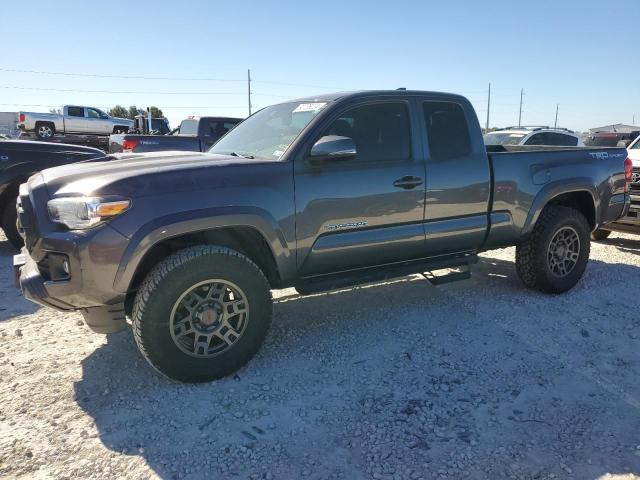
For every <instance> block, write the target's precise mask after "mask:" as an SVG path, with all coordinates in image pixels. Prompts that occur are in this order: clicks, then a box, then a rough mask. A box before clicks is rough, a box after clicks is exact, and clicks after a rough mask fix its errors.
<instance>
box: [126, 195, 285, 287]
mask: <svg viewBox="0 0 640 480" xmlns="http://www.w3.org/2000/svg"><path fill="white" fill-rule="evenodd" d="M228 227H250V228H253V229H255V230H257V231H258V233H260V234H261V235H262V236H263V238H264V239H265V240H266V242H267V244H268V245H269V248H270V249H271V253H272V254H273V258H274V260H275V262H276V265H277V266H278V271H279V272H280V276H281V278H283V279H285V278H290V277H292V276H293V275H294V273H295V256H294V255H293V252H292V251H291V249H290V248H289V245H288V244H287V241H286V239H285V236H284V233H283V232H282V229H281V228H280V226H279V225H278V223H277V222H276V221H275V219H273V217H271V216H270V215H269V214H267V213H266V212H265V211H264V210H262V209H260V208H256V207H234V208H233V210H232V211H229V210H228V209H226V208H204V209H200V210H194V211H190V212H177V213H173V214H171V215H167V216H164V217H160V218H157V219H154V220H152V221H150V222H148V223H146V224H145V225H144V226H142V227H141V228H140V229H139V230H138V231H137V232H136V233H135V234H134V235H133V236H132V237H131V238H130V240H129V244H128V246H127V248H126V250H125V252H124V255H123V256H122V259H121V260H120V264H119V266H118V271H117V273H116V278H115V280H114V284H113V286H114V289H115V290H116V291H118V292H122V293H126V292H127V291H128V289H129V285H131V282H132V280H133V277H134V275H135V272H136V271H137V269H138V266H139V265H140V262H141V261H142V259H143V258H144V256H145V254H146V253H147V252H148V251H149V250H150V249H151V248H152V247H153V246H154V245H156V244H158V243H159V242H162V241H164V240H167V239H170V238H173V237H179V236H182V235H185V234H189V233H196V232H202V231H207V230H215V229H219V228H228Z"/></svg>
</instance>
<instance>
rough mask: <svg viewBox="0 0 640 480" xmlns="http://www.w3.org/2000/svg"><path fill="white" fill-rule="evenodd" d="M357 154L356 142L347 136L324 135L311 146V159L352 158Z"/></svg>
mask: <svg viewBox="0 0 640 480" xmlns="http://www.w3.org/2000/svg"><path fill="white" fill-rule="evenodd" d="M356 154H357V151H356V142H354V141H353V139H352V138H349V137H341V136H339V135H326V136H324V137H322V138H321V139H320V140H318V141H317V142H316V143H315V144H314V145H313V147H311V154H310V157H311V159H312V160H336V159H347V158H353V157H355V156H356Z"/></svg>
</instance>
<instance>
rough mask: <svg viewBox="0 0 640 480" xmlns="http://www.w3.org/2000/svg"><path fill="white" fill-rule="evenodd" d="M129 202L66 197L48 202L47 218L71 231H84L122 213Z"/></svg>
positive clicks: (118, 199)
mask: <svg viewBox="0 0 640 480" xmlns="http://www.w3.org/2000/svg"><path fill="white" fill-rule="evenodd" d="M130 205H131V201H130V200H127V199H124V198H109V199H106V198H99V197H66V198H55V199H53V200H49V203H48V204H47V208H48V210H49V217H50V218H51V220H53V221H54V222H57V223H62V224H63V225H66V226H67V227H68V228H69V229H71V230H84V229H87V228H91V227H94V226H96V225H97V224H99V223H100V222H102V221H104V220H106V219H108V218H112V217H115V216H117V215H120V214H121V213H124V212H125V211H126V210H127V209H128V208H129V206H130Z"/></svg>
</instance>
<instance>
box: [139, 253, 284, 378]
mask: <svg viewBox="0 0 640 480" xmlns="http://www.w3.org/2000/svg"><path fill="white" fill-rule="evenodd" d="M271 314H272V301H271V292H270V287H269V283H268V281H267V279H266V277H265V276H264V274H263V273H262V271H261V270H260V269H259V268H258V267H257V266H256V265H255V264H254V263H253V262H252V261H251V260H249V259H248V258H247V257H245V256H244V255H242V254H240V253H238V252H236V251H234V250H231V249H228V248H224V247H216V246H207V245H202V246H197V247H190V248H186V249H184V250H181V251H179V252H177V253H174V254H173V255H171V256H169V257H167V258H166V259H164V260H163V261H162V262H160V263H159V264H158V265H157V266H156V267H155V268H154V269H153V270H152V271H151V272H150V273H149V274H148V276H147V277H146V279H145V280H144V281H143V283H142V285H141V286H140V289H139V290H138V294H137V295H136V298H135V302H134V306H133V314H132V317H133V332H134V337H135V340H136V343H137V345H138V348H139V349H140V351H141V352H142V354H143V355H144V357H145V358H146V359H147V361H148V362H149V363H150V364H151V366H152V367H153V368H155V369H156V370H157V371H158V372H160V373H161V374H163V375H165V376H167V377H169V378H172V379H174V380H178V381H181V382H208V381H211V380H215V379H218V378H221V377H224V376H226V375H229V374H230V373H233V372H235V371H236V370H238V369H239V368H240V367H242V366H243V365H244V364H245V363H247V362H248V361H249V360H250V359H251V358H252V357H253V356H254V355H255V353H256V352H257V351H258V349H259V348H260V346H261V345H262V342H263V341H264V338H265V336H266V334H267V331H268V329H269V326H270V324H271Z"/></svg>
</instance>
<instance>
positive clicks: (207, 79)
mask: <svg viewBox="0 0 640 480" xmlns="http://www.w3.org/2000/svg"><path fill="white" fill-rule="evenodd" d="M0 71H3V72H13V73H33V74H38V75H59V76H65V77H93V78H123V79H128V80H175V81H181V80H184V81H194V82H244V80H242V79H237V78H211V77H202V78H189V77H151V76H142V75H105V74H98V73H77V72H50V71H43V70H20V69H17V68H0Z"/></svg>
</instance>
